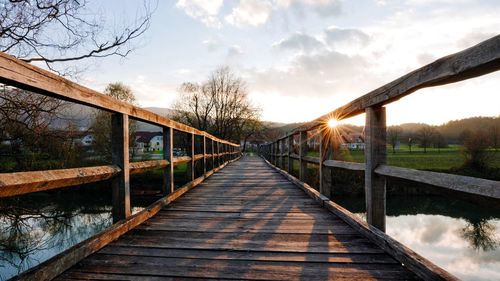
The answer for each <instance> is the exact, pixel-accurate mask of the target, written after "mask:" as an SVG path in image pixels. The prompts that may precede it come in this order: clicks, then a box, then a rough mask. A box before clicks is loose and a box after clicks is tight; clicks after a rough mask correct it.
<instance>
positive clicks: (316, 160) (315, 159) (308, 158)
mask: <svg viewBox="0 0 500 281" xmlns="http://www.w3.org/2000/svg"><path fill="white" fill-rule="evenodd" d="M302 161H304V162H309V163H313V164H319V158H318V157H313V156H304V157H302Z"/></svg>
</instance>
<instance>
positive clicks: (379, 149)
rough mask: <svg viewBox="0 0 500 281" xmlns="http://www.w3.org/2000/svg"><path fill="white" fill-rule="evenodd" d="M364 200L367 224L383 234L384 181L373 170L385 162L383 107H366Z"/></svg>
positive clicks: (384, 118)
mask: <svg viewBox="0 0 500 281" xmlns="http://www.w3.org/2000/svg"><path fill="white" fill-rule="evenodd" d="M365 143H366V148H365V198H366V219H367V222H368V223H369V224H371V225H373V226H375V227H376V228H378V229H380V230H381V231H384V232H385V212H386V211H385V205H386V194H385V192H386V179H385V177H383V176H380V175H377V174H376V173H375V169H376V168H377V167H378V166H379V165H384V164H386V162H387V151H386V150H387V148H386V147H387V143H386V117H385V108H384V107H376V108H372V107H368V108H367V109H366V124H365Z"/></svg>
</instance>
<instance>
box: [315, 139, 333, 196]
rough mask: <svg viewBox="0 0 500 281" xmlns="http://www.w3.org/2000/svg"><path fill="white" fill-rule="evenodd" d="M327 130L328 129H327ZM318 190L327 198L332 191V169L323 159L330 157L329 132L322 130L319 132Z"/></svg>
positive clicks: (331, 154)
mask: <svg viewBox="0 0 500 281" xmlns="http://www.w3.org/2000/svg"><path fill="white" fill-rule="evenodd" d="M327 130H328V129H327ZM319 138H320V141H319V168H318V169H319V192H320V193H321V194H323V195H325V196H326V197H328V198H331V193H332V184H333V182H332V169H331V168H329V167H327V166H325V163H324V162H325V160H328V159H330V158H332V156H333V153H332V145H333V144H332V143H331V139H330V134H328V133H327V132H323V133H320V134H319Z"/></svg>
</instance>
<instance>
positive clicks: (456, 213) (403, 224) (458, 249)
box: [334, 195, 500, 281]
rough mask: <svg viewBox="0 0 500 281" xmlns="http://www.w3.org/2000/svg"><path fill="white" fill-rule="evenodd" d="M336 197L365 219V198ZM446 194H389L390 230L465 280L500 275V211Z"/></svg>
mask: <svg viewBox="0 0 500 281" xmlns="http://www.w3.org/2000/svg"><path fill="white" fill-rule="evenodd" d="M334 201H336V202H337V203H339V204H340V205H342V206H344V207H345V208H347V209H348V210H350V211H351V212H353V213H355V214H356V215H358V216H360V217H362V218H363V219H366V213H365V206H364V199H363V198H359V197H344V198H337V199H335V200H334ZM498 210H499V209H498V208H496V210H495V209H493V208H491V207H489V206H478V205H476V204H471V203H468V202H465V201H463V200H458V199H450V198H447V197H444V196H435V195H434V196H429V195H426V196H401V195H388V197H387V217H386V232H387V234H389V235H390V236H391V237H393V238H395V239H396V240H398V241H399V242H401V243H403V244H404V245H406V246H407V247H409V248H410V249H412V250H413V251H415V252H417V253H418V254H420V255H422V256H423V257H425V258H427V259H428V260H430V261H432V262H433V263H435V264H437V265H439V266H440V267H442V268H444V269H445V270H447V271H448V272H450V273H452V274H453V275H455V276H457V277H458V278H460V279H462V280H471V281H472V280H500V211H498Z"/></svg>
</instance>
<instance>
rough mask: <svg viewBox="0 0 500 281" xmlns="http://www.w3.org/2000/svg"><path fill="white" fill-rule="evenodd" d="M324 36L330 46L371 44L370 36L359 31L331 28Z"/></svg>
mask: <svg viewBox="0 0 500 281" xmlns="http://www.w3.org/2000/svg"><path fill="white" fill-rule="evenodd" d="M324 36H325V41H326V42H327V43H328V44H329V45H330V46H336V45H337V46H338V45H341V44H344V45H345V44H348V45H358V46H366V45H367V44H368V43H369V42H370V36H368V34H366V33H364V32H363V31H361V30H359V29H343V28H338V27H329V28H327V29H326V30H325V32H324Z"/></svg>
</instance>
